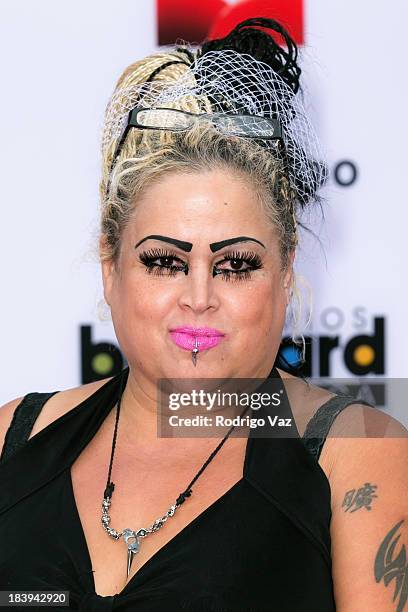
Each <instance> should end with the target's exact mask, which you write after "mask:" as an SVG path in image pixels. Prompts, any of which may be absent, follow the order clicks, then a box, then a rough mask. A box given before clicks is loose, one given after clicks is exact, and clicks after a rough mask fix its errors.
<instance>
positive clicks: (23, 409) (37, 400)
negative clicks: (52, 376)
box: [0, 391, 58, 461]
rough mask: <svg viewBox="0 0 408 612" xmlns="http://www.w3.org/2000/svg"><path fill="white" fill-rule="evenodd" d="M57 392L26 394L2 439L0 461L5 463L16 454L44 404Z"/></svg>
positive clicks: (25, 440)
mask: <svg viewBox="0 0 408 612" xmlns="http://www.w3.org/2000/svg"><path fill="white" fill-rule="evenodd" d="M56 393H58V391H52V392H50V393H37V392H34V393H28V394H27V395H25V396H24V397H23V399H22V400H21V402H20V403H19V404H18V406H17V408H16V409H15V410H14V414H13V419H12V421H11V423H10V425H9V428H8V429H7V432H6V436H5V438H4V445H3V450H2V452H1V455H0V461H5V460H6V459H8V458H9V457H10V456H11V455H13V454H14V453H16V452H17V451H18V450H19V449H20V448H21V447H22V446H23V445H24V444H25V443H26V442H27V440H28V437H29V435H30V432H31V430H32V428H33V426H34V423H35V421H36V419H37V417H38V415H39V414H40V412H41V409H42V407H43V406H44V404H45V402H46V401H47V400H49V399H50V397H52V396H53V395H55V394H56Z"/></svg>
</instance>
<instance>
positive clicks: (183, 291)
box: [178, 261, 220, 313]
mask: <svg viewBox="0 0 408 612" xmlns="http://www.w3.org/2000/svg"><path fill="white" fill-rule="evenodd" d="M183 280H184V282H183V283H182V286H181V288H180V295H179V299H178V302H179V305H180V307H181V308H182V309H183V310H186V309H190V310H193V311H194V312H196V313H202V312H205V311H206V310H208V309H209V308H212V309H214V310H215V309H217V308H218V307H219V304H220V298H219V286H220V279H219V278H218V277H217V276H215V277H214V278H213V276H212V269H209V268H208V263H206V262H204V261H203V262H197V263H196V264H195V265H194V266H191V267H190V268H189V270H188V274H187V275H185V277H184V279H183Z"/></svg>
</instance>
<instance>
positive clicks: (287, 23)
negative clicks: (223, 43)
mask: <svg viewBox="0 0 408 612" xmlns="http://www.w3.org/2000/svg"><path fill="white" fill-rule="evenodd" d="M156 3H157V4H156V6H157V26H158V44H159V45H172V44H174V43H175V42H176V40H177V39H182V40H185V41H188V42H190V43H192V44H199V43H201V42H203V40H204V39H209V40H212V39H214V38H220V37H222V36H224V35H225V34H227V33H228V32H230V31H231V30H232V29H233V28H234V27H235V26H236V25H237V23H240V22H241V21H244V20H245V19H249V18H250V17H269V18H272V19H276V20H277V21H279V22H280V23H281V24H282V25H283V26H284V27H285V28H286V29H287V30H288V32H289V33H290V35H291V36H292V38H293V39H294V40H295V42H296V43H297V44H298V45H302V44H303V40H304V29H303V0H290V1H288V0H235V1H232V2H231V0H230V1H226V0H205V2H202V1H198V0H197V1H196V2H192V0H156Z"/></svg>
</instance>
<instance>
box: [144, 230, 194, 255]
mask: <svg viewBox="0 0 408 612" xmlns="http://www.w3.org/2000/svg"><path fill="white" fill-rule="evenodd" d="M149 238H151V239H153V240H162V242H169V243H170V244H174V245H175V246H176V247H178V248H179V249H182V251H186V253H189V252H190V251H191V249H192V248H193V243H192V242H184V240H177V238H169V237H168V236H160V235H159V234H151V235H150V236H146V237H145V238H142V240H139V242H138V243H137V244H135V249H137V247H138V246H139V244H142V242H144V241H145V240H148V239H149Z"/></svg>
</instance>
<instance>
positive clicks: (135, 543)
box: [101, 339, 248, 577]
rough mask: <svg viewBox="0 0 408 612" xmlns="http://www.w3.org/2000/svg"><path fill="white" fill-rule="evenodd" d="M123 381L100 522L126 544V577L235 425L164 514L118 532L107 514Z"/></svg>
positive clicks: (112, 488)
mask: <svg viewBox="0 0 408 612" xmlns="http://www.w3.org/2000/svg"><path fill="white" fill-rule="evenodd" d="M194 351H195V352H194ZM197 353H198V342H197V339H196V344H195V347H194V349H193V354H192V357H193V363H194V359H197ZM194 365H195V363H194ZM123 381H124V376H123V375H122V378H121V382H120V389H119V400H118V402H117V405H116V422H115V429H114V433H113V440H112V449H111V458H110V463H109V471H108V478H107V482H106V488H105V491H104V495H103V501H102V519H101V522H102V527H103V528H104V530H105V531H106V533H107V534H108V535H109V536H110V537H111V538H113V539H114V540H119V539H120V538H123V540H124V542H125V544H126V548H127V565H126V568H127V574H126V575H127V577H128V576H129V574H130V570H131V567H132V561H133V557H134V556H135V555H136V554H137V553H138V552H139V550H140V546H141V543H142V541H143V538H146V537H147V536H149V535H150V534H152V533H155V532H156V531H158V530H159V529H161V528H162V527H163V525H164V524H165V523H166V521H167V520H168V519H169V518H170V517H172V516H174V513H175V512H176V510H177V509H178V508H179V507H180V506H181V504H183V503H184V502H185V500H186V498H187V497H190V495H191V494H192V492H193V491H192V488H191V487H192V486H193V484H194V483H195V481H196V480H197V478H199V476H201V474H202V473H203V471H204V470H205V468H206V467H207V465H208V464H209V463H210V461H212V459H213V458H214V457H215V455H216V454H217V453H218V451H219V450H220V448H221V447H222V445H223V444H224V443H225V441H226V440H227V438H228V437H229V435H230V434H231V432H232V431H233V429H234V428H235V425H233V426H232V427H231V428H230V429H229V431H228V433H227V434H226V435H225V436H224V438H223V439H222V440H221V442H220V443H219V444H218V446H217V447H216V448H215V449H214V450H213V452H212V453H211V455H210V456H209V457H208V459H207V460H206V461H205V463H204V464H203V465H202V467H201V468H200V469H199V470H198V472H197V474H196V475H195V476H194V478H193V480H192V481H191V482H190V484H189V485H188V486H187V488H186V489H185V490H184V491H183V492H182V493H180V495H179V496H178V498H177V499H176V501H175V503H174V504H172V505H171V506H170V508H169V509H168V510H167V512H166V513H165V514H164V516H162V517H160V518H158V519H156V520H155V521H154V522H153V523H152V524H151V525H150V527H142V528H140V529H137V530H134V529H130V528H129V527H127V528H126V529H123V530H122V531H120V532H119V531H117V530H116V529H113V528H112V527H111V526H110V522H111V517H110V516H109V508H110V506H111V504H112V495H113V491H114V489H115V484H114V483H113V482H112V480H111V472H112V464H113V456H114V453H115V447H116V438H117V433H118V423H119V415H120V406H121V400H122V394H123ZM247 410H248V407H246V408H245V410H244V412H246V411H247Z"/></svg>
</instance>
